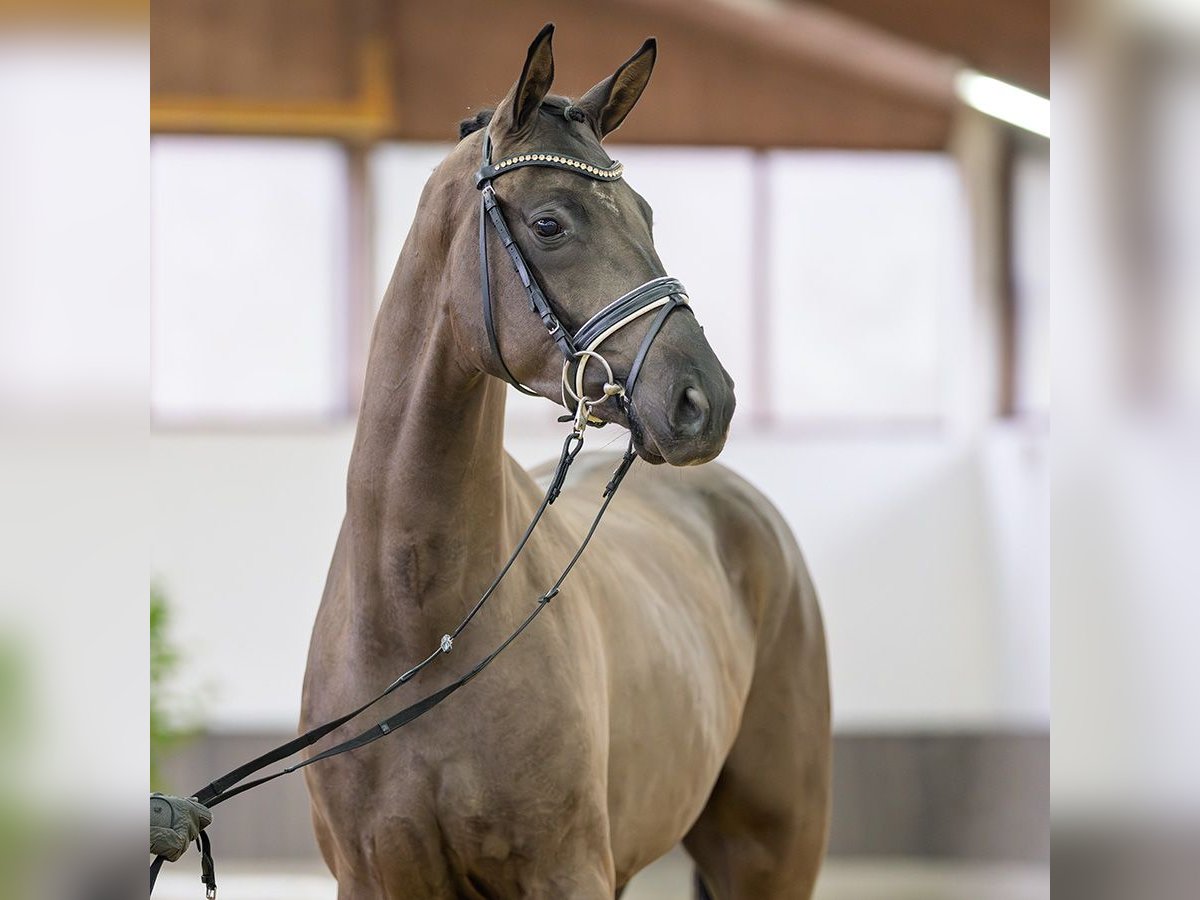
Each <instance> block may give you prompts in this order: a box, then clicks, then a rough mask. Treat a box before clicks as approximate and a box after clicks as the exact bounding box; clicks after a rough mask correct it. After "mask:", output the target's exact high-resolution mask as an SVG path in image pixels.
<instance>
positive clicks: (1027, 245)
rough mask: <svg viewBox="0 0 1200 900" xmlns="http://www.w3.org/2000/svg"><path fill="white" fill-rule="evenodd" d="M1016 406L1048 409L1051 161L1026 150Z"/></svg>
mask: <svg viewBox="0 0 1200 900" xmlns="http://www.w3.org/2000/svg"><path fill="white" fill-rule="evenodd" d="M1013 179H1014V180H1013V249H1012V252H1013V281H1014V285H1013V288H1014V291H1015V293H1016V297H1015V299H1016V315H1017V320H1016V329H1017V333H1016V350H1017V352H1016V405H1017V411H1018V412H1021V413H1033V414H1041V415H1044V414H1047V413H1049V412H1050V159H1049V157H1048V156H1040V155H1035V154H1028V153H1027V154H1023V155H1022V156H1020V157H1019V158H1018V159H1017V162H1016V166H1015V169H1014V172H1013Z"/></svg>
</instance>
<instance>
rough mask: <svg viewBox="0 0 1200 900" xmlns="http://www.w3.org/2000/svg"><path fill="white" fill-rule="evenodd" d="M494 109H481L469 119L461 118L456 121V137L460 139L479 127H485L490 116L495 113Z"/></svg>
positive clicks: (489, 120)
mask: <svg viewBox="0 0 1200 900" xmlns="http://www.w3.org/2000/svg"><path fill="white" fill-rule="evenodd" d="M495 112H496V111H495V110H494V109H481V110H480V111H479V112H477V113H475V115H473V116H471V117H470V118H469V119H463V120H462V121H461V122H459V123H458V139H459V140H460V141H461V140H462V139H463V138H465V137H466V136H467V135H469V134H474V133H475V132H477V131H479V129H481V128H486V127H487V125H488V123H489V122H491V121H492V116H493V115H494V114H495Z"/></svg>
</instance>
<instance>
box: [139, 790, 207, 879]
mask: <svg viewBox="0 0 1200 900" xmlns="http://www.w3.org/2000/svg"><path fill="white" fill-rule="evenodd" d="M210 822H212V813H211V812H210V811H209V809H208V807H206V806H201V805H200V804H199V803H197V802H196V801H195V800H188V799H186V798H184V797H172V796H170V795H169V794H151V795H150V853H151V854H152V855H154V856H165V857H166V858H167V859H168V860H170V861H171V862H175V860H177V859H179V857H181V856H183V852H184V851H185V850H187V848H188V844H190V843H191V842H192V841H194V840H196V838H198V837H199V836H200V832H201V831H203V830H204V829H205V828H207V827H208V825H209V823H210Z"/></svg>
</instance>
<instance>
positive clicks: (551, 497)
mask: <svg viewBox="0 0 1200 900" xmlns="http://www.w3.org/2000/svg"><path fill="white" fill-rule="evenodd" d="M483 146H484V151H483V152H484V157H483V165H482V167H481V168H480V169H479V172H478V173H477V175H476V179H475V183H476V186H477V187H478V188H479V189H480V191H481V195H482V199H481V203H480V214H479V265H480V273H481V282H480V286H481V293H482V298H483V312H484V325H485V328H486V330H487V335H488V340H489V343H490V344H491V347H492V350H493V352H494V353H495V356H496V359H497V360H498V361H499V363H500V368H501V370H502V371H503V373H504V376H505V380H506V381H508V383H509V384H511V385H513V387H515V388H517V390H519V391H521V392H522V393H526V394H534V393H535V392H534V391H532V390H530V389H529V388H527V387H525V385H523V384H521V383H520V382H519V381H518V380H517V379H516V378H515V377H514V376H513V374H512V372H511V371H510V370H509V368H508V366H507V364H506V363H505V362H504V357H503V356H502V355H501V353H500V346H499V343H498V341H497V338H496V330H495V324H494V322H493V320H492V298H491V285H490V281H491V279H490V277H489V276H490V273H489V266H488V251H487V223H488V222H491V224H492V227H493V228H494V230H495V231H496V233H497V235H498V236H499V237H500V240H501V243H502V244H503V245H504V247H505V249H506V250H507V251H508V255H509V258H510V259H511V261H512V264H513V267H514V268H515V270H516V273H517V276H518V278H520V280H521V283H522V285H523V286H524V287H525V290H526V292H527V294H528V295H529V303H530V308H531V309H532V310H533V311H534V312H535V313H537V315H538V316H539V317H540V318H541V320H542V324H543V326H544V327H545V328H546V331H547V333H548V334H549V335H550V337H551V339H552V340H553V341H554V342H555V344H556V345H557V346H558V348H559V350H560V351H561V352H562V354H563V356H564V360H565V361H564V364H563V374H562V389H563V403H564V405H565V406H567V407H568V408H569V407H570V403H569V402H568V399H567V398H568V396H569V397H570V398H571V399H572V400H574V401H575V403H576V411H575V414H574V415H573V416H566V417H565V419H566V420H567V421H571V422H572V428H571V432H570V434H569V435H567V438H566V440H564V441H563V445H562V450H561V452H560V453H559V458H558V465H557V466H556V467H555V469H554V474H553V475H552V476H551V478H550V482H549V484H548V485H547V487H546V492H545V494H544V495H543V497H542V500H541V503H540V504H539V505H538V507H537V510H536V511H535V512H534V514H533V517H532V518H531V519H530V521H529V525H528V526H527V527H526V529H525V531H524V533H523V534H522V535H521V538H520V540H518V541H517V544H516V546H515V547H514V548H513V550H512V552H511V553H510V554H509V556H508V558H507V560H505V562H504V564H503V565H502V566H501V567H500V570H499V572H497V574H496V576H495V578H493V579H492V581H491V583H490V584H489V585H488V586H487V588H486V589H485V590H484V592H483V593H482V594H481V595H480V597H479V599H478V600H477V601H476V602H475V605H474V606H472V607H471V609H470V611H468V612H467V614H466V616H464V617H463V619H462V621H461V622H459V623H458V625H457V626H456V627H455V628H454V630H452V631H450V632H448V633H446V634H444V635H442V638H441V641H440V642H439V644H438V646H437V647H436V648H435V649H434V650H433V652H432V653H430V654H429V655H428V656H426V657H425V658H424V659H422V660H421V661H420V662H418V663H417V664H416V665H414V666H413V667H412V668H410V669H408V670H407V671H406V672H404V673H402V674H401V675H399V676H398V677H397V678H396V679H395V680H394V681H392V682H391V683H390V684H389V685H387V687H385V688H384V689H383V690H382V691H381V692H380V693H379V694H378V695H376V696H375V697H374V698H372V699H371V700H368V701H367V702H365V703H363V704H362V705H361V706H359V707H357V708H356V709H353V710H351V711H350V712H348V713H346V714H344V715H342V716H339V717H337V718H335V719H333V720H331V721H328V722H325V723H324V724H322V725H318V726H317V727H315V728H312V729H310V730H309V731H306V732H305V733H304V734H302V735H300V736H299V737H296V738H293V739H292V740H290V741H287V742H285V743H283V744H280V745H279V746H277V747H275V748H274V749H272V750H268V751H267V752H266V753H264V754H262V755H261V756H258V757H256V758H254V759H252V760H250V761H249V762H246V763H244V764H242V765H241V766H238V767H237V768H236V769H233V770H232V771H230V772H227V773H225V774H224V775H222V776H221V777H220V778H217V779H215V780H213V781H211V782H209V783H208V784H207V785H205V786H204V787H202V788H201V789H200V790H198V791H196V792H195V794H193V795H192V797H191V799H193V800H195V801H196V802H198V803H200V804H202V805H203V806H206V807H209V808H210V809H211V808H212V807H214V806H217V805H219V804H221V803H224V802H225V801H226V800H229V799H231V798H232V797H236V796H237V795H238V794H242V793H244V792H246V791H249V790H252V789H253V788H256V787H258V786H259V785H263V784H266V783H267V782H269V781H274V780H275V779H276V778H281V777H283V776H284V775H289V774H291V773H292V772H296V771H298V770H300V769H303V768H305V767H307V766H310V765H312V764H313V763H316V762H319V761H321V760H323V759H329V758H331V757H334V756H338V755H340V754H342V753H348V752H350V751H352V750H357V749H359V748H360V747H365V746H366V745H367V744H371V743H374V742H375V741H377V740H379V739H380V738H383V737H386V736H387V735H389V734H391V733H392V732H393V731H396V730H398V729H400V728H402V727H404V726H405V725H407V724H409V723H410V722H412V721H414V720H416V719H418V718H420V717H421V716H423V715H425V713H427V712H429V711H430V710H431V709H433V708H434V707H435V706H437V705H438V704H440V703H441V702H442V701H443V700H445V699H446V698H448V697H449V696H450V695H451V694H453V693H454V692H455V691H457V690H458V689H459V688H461V687H463V685H465V684H467V683H468V682H470V681H472V680H473V679H474V678H475V677H476V676H477V675H479V674H480V673H481V672H482V671H483V670H484V669H486V668H487V667H488V666H489V665H490V664H491V663H492V661H493V660H495V659H496V657H498V656H499V655H500V654H501V653H503V652H504V651H505V650H506V649H507V648H508V646H509V645H510V644H512V642H513V641H515V640H516V639H517V638H518V637H519V636H520V635H521V633H522V632H523V631H525V629H526V628H528V627H529V625H530V624H532V622H533V620H534V619H536V618H537V617H538V616H539V615H540V614H541V612H542V610H544V609H545V608H546V607H547V606H549V605H550V601H551V600H553V599H554V598H555V597H556V596H557V595H558V593H559V590H560V589H561V587H562V585H563V582H565V581H566V579H567V576H568V575H570V573H571V570H572V569H574V568H575V564H576V563H577V562H578V561H579V559H580V557H582V556H583V552H584V550H586V549H587V546H588V544H589V543H590V542H591V539H592V536H593V535H594V534H595V533H596V529H597V528H598V527H599V526H600V520H601V519H602V518H603V517H604V514H605V512H606V511H607V510H608V507H609V504H611V503H612V499H613V497H614V496H616V492H617V489H618V488H619V487H620V485H621V482H622V481H623V480H624V478H625V475H626V474H627V473H628V472H629V469H630V467H631V466H632V465H633V463H634V461H635V460H636V459H637V456H636V453H635V452H634V444H633V438H632V436H631V437H630V440H629V446H628V447H627V448H626V450H625V453H624V455H622V457H621V460H620V462H619V463H618V464H617V467H616V468H615V469H614V470H613V474H612V477H611V478H610V479H609V481H608V483H607V484H606V485H605V487H604V490H603V492H602V494H601V497H602V501H601V503H600V506H599V508H598V509H597V510H596V513H595V515H594V516H593V518H592V521H591V524H590V525H589V526H588V529H587V531H586V532H585V533H584V536H583V538H582V539H581V540H580V543H579V546H578V548H577V549H576V550H575V552H574V554H573V555H572V556H571V558H570V559H569V560H568V561H567V563H566V565H565V566H563V568H562V570H561V571H560V572H559V575H558V577H557V578H556V579H555V580H554V582H553V583H552V584H551V585H550V586H549V587H548V588H547V589H546V590H545V591H544V592H543V593H542V594H541V595H540V596H539V597H538V598H537V599H536V601H535V602H534V605H533V607H532V609H531V610H530V611H529V613H528V615H526V617H525V618H524V619H523V620H522V621H521V623H520V624H519V625H517V627H516V628H515V629H513V631H512V632H510V633H509V635H508V636H507V637H505V638H504V640H502V641H501V642H500V643H499V644H497V645H496V646H495V648H494V649H493V650H492V651H491V652H490V653H488V654H487V656H484V657H483V658H482V659H480V660H479V661H478V662H476V663H475V665H474V666H472V667H471V668H470V669H468V670H467V671H466V672H465V673H464V674H462V675H460V676H459V677H458V678H456V679H455V680H453V681H451V682H450V683H449V684H447V685H445V686H444V687H442V688H440V689H438V690H436V691H434V692H433V693H431V694H429V695H427V696H425V697H423V698H421V699H420V700H418V701H417V702H415V703H413V704H411V705H409V706H406V707H405V708H404V709H402V710H400V711H399V712H397V713H395V714H394V715H391V716H389V717H388V718H386V719H384V720H382V721H380V722H378V723H377V724H375V725H373V726H372V727H370V728H368V729H366V730H365V731H363V732H361V733H359V734H358V735H356V736H355V737H352V738H350V739H348V740H345V741H342V742H341V743H339V744H335V745H334V746H332V747H330V748H328V749H326V750H323V751H321V752H320V753H317V754H315V755H313V756H310V757H307V758H306V759H303V760H301V761H299V762H296V763H293V764H292V765H289V766H284V767H283V768H280V769H277V770H276V771H274V772H271V773H269V774H267V775H260V776H259V777H257V778H254V779H251V780H250V781H247V780H246V779H247V778H250V776H251V775H254V774H256V773H258V772H261V771H262V770H263V769H266V768H267V767H269V766H272V765H274V764H275V763H279V762H282V761H283V760H285V759H287V758H289V757H291V756H293V755H295V754H296V753H298V752H300V751H301V750H304V749H306V748H308V747H311V746H312V745H313V744H315V743H316V742H317V741H319V740H321V739H322V738H324V737H325V736H327V735H328V734H330V733H331V732H333V731H335V730H337V729H338V728H340V727H342V726H343V725H345V724H346V723H348V722H349V721H350V720H352V719H354V718H356V717H357V716H359V715H361V714H362V713H364V712H366V711H367V710H368V709H370V708H371V707H373V706H374V705H375V704H377V703H379V702H380V701H381V700H383V699H384V698H385V697H387V696H389V695H390V694H391V693H392V692H394V691H395V690H397V689H398V688H399V687H400V686H401V685H404V684H406V683H407V682H409V681H411V680H412V679H413V678H414V677H416V675H417V674H418V673H420V672H421V671H423V670H424V669H425V668H426V667H428V666H430V665H432V663H433V662H434V661H435V660H437V659H439V658H441V657H443V656H447V655H449V654H450V653H451V651H452V650H453V649H454V641H455V639H457V638H458V636H459V635H460V634H462V632H463V631H464V630H465V629H466V628H467V626H468V625H470V623H471V621H472V620H473V619H474V618H475V616H476V615H477V614H478V613H479V611H480V610H481V609H483V607H484V605H485V604H486V603H487V602H488V600H489V599H490V598H491V597H492V596H493V594H495V592H496V590H497V588H499V586H500V583H501V582H502V581H503V580H504V577H505V576H506V575H507V574H508V572H509V570H510V569H511V568H512V566H513V564H514V563H515V562H516V560H517V557H518V556H520V555H521V552H522V551H523V550H524V549H525V546H526V545H527V544H528V543H529V539H530V538H531V537H532V535H533V532H534V530H535V529H536V528H537V525H538V523H539V522H540V521H541V519H542V516H543V515H544V514H545V512H546V510H547V509H548V508H549V507H550V506H551V504H553V503H554V501H555V500H557V499H558V497H559V495H560V493H561V492H562V488H563V485H564V483H565V481H566V477H567V472H568V470H569V469H570V468H571V464H572V463H573V462H574V461H575V457H576V456H578V455H579V452H580V450H582V449H583V435H584V430H585V429H586V428H587V426H588V425H589V424H603V423H601V422H600V421H599V420H598V419H596V418H594V417H593V416H592V415H591V409H592V407H594V406H595V405H597V404H599V403H602V402H604V401H605V400H607V399H608V398H609V397H614V398H616V400H615V402H617V403H620V404H622V408H623V409H624V410H625V412H626V415H627V416H628V417H630V419H631V420H632V405H631V400H630V398H631V395H632V393H633V387H634V384H635V383H636V381H637V376H638V374H639V373H640V372H641V369H642V365H643V363H644V362H645V359H646V355H647V354H648V353H649V351H650V345H651V344H652V343H653V342H654V339H655V337H657V336H658V333H659V332H660V331H661V330H662V327H663V325H664V324H665V323H666V320H667V318H668V317H669V316H670V314H671V313H672V312H674V311H675V310H676V309H680V308H690V307H688V298H687V294H686V292H685V290H684V288H683V285H682V284H681V283H680V282H679V281H678V280H677V279H674V278H670V277H668V276H662V277H658V278H654V279H651V280H650V281H648V282H646V283H645V284H642V285H640V286H639V287H637V288H634V289H633V290H632V291H630V292H629V293H627V294H625V295H623V296H622V297H619V298H617V299H616V300H614V301H613V302H612V303H610V304H608V305H607V306H606V307H604V308H603V309H602V310H600V312H598V313H596V315H594V316H592V318H590V319H589V320H588V321H587V322H585V323H584V324H583V326H582V327H580V328H579V329H578V331H576V332H575V334H574V335H571V334H569V333H568V332H567V331H566V329H564V328H563V326H562V323H561V322H560V320H559V318H558V316H557V315H556V314H555V312H554V310H553V308H552V307H551V306H550V303H549V301H547V299H546V296H545V294H544V293H543V292H542V289H541V286H540V285H539V284H538V281H537V278H536V277H535V276H534V274H533V271H532V270H531V269H530V267H529V265H528V263H527V262H526V261H525V258H524V256H523V255H522V254H521V251H520V248H519V247H518V246H517V244H516V242H515V241H514V240H513V237H512V233H511V231H510V230H509V228H508V224H507V222H506V221H505V219H504V214H503V213H502V212H501V210H500V207H499V205H498V203H497V201H496V195H495V191H494V190H493V189H492V185H491V182H492V180H493V179H494V178H496V177H498V176H499V175H501V174H503V173H504V172H509V171H512V170H514V169H518V168H523V167H527V166H541V167H549V168H558V169H564V170H567V171H572V172H577V173H578V174H581V175H584V176H586V177H588V178H592V179H595V180H599V181H615V180H617V179H619V178H620V177H621V175H622V171H623V169H622V166H621V164H620V163H618V162H613V163H611V164H610V165H608V166H595V165H592V164H590V163H586V162H584V161H582V160H577V159H572V158H570V157H565V156H561V155H558V154H549V153H540V154H539V153H529V154H522V155H519V156H514V157H510V158H508V159H504V160H501V161H500V162H499V163H497V164H495V165H492V164H491V139H490V137H489V136H488V135H487V134H486V133H485V135H484V141H483ZM656 309H657V310H658V314H657V315H656V316H655V317H654V319H653V320H652V322H651V325H650V328H649V330H648V331H647V333H646V335H645V337H644V338H643V339H642V342H641V345H640V346H639V348H638V351H637V353H636V355H635V356H634V359H633V362H632V364H631V365H630V369H629V373H628V374H627V375H626V377H625V379H624V382H623V383H621V382H619V381H617V379H616V378H615V377H614V375H613V370H612V368H611V366H610V365H609V363H608V361H607V360H605V359H604V357H603V356H601V355H600V353H599V352H597V350H596V348H597V347H599V346H600V344H602V343H603V342H604V341H605V340H607V339H608V338H609V337H611V336H612V335H613V334H615V333H616V332H617V331H619V330H620V329H621V328H624V327H625V326H627V325H629V324H630V323H632V322H634V321H636V320H637V319H639V318H641V317H643V316H645V315H647V314H649V313H651V312H653V311H654V310H656ZM591 359H596V360H597V361H598V362H599V363H600V364H601V365H602V366H603V368H604V370H605V373H606V375H607V381H606V383H605V386H604V393H603V394H602V395H601V396H600V397H598V398H589V397H587V396H586V395H585V393H584V375H585V369H586V366H587V363H588V362H589V361H590V360H591ZM572 366H574V369H575V372H574V376H573V378H572V377H571V372H570V370H571V367H572ZM572 382H573V384H572ZM631 423H632V421H631ZM196 843H197V846H198V847H199V849H200V854H201V880H202V881H203V882H204V884H205V896H206V897H207V898H208V900H215V898H216V896H217V884H216V875H215V870H214V866H213V858H212V847H211V842H210V839H209V836H208V833H207V831H201V832H200V836H199V838H197V840H196ZM164 859H165V857H161V856H159V857H156V858H155V859H154V861H153V863H152V864H151V866H150V890H151V891H152V892H153V890H154V884H155V881H156V880H157V878H158V872H159V870H160V869H161V868H162V864H163V861H164Z"/></svg>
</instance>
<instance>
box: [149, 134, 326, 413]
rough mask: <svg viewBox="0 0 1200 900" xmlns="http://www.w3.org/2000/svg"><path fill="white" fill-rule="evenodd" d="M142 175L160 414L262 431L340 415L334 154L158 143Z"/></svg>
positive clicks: (312, 148)
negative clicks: (147, 191)
mask: <svg viewBox="0 0 1200 900" xmlns="http://www.w3.org/2000/svg"><path fill="white" fill-rule="evenodd" d="M150 173H151V213H152V223H153V238H152V250H151V253H152V278H153V304H154V308H153V375H154V384H153V391H152V398H153V407H154V411H155V415H156V418H158V419H159V420H160V421H197V420H212V419H218V420H234V421H261V420H264V419H280V418H285V419H294V418H307V417H327V416H329V415H331V414H334V413H336V412H338V411H340V410H342V409H343V408H344V406H345V402H346V396H347V391H346V384H345V378H346V376H345V352H344V344H345V340H346V338H345V322H346V309H345V305H346V282H347V262H346V256H347V251H346V246H347V227H346V224H347V223H346V208H345V206H346V198H347V173H346V161H345V155H344V153H343V151H342V150H341V148H340V147H339V146H338V145H337V144H336V143H334V142H332V141H320V140H295V139H287V140H276V139H270V140H261V139H244V138H209V137H158V138H155V140H154V142H153V145H152V148H151V168H150Z"/></svg>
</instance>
